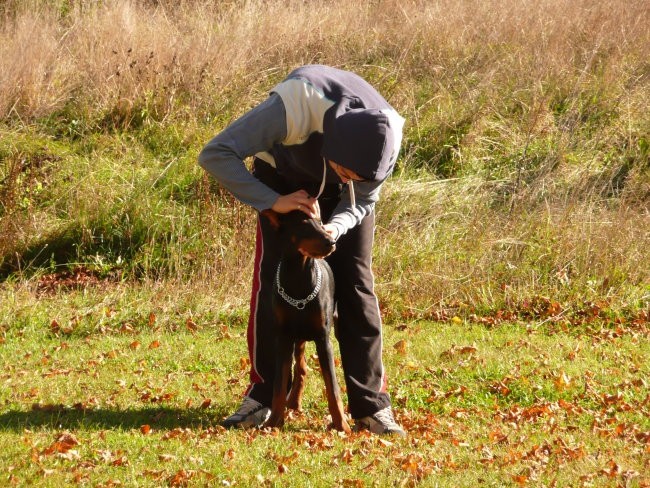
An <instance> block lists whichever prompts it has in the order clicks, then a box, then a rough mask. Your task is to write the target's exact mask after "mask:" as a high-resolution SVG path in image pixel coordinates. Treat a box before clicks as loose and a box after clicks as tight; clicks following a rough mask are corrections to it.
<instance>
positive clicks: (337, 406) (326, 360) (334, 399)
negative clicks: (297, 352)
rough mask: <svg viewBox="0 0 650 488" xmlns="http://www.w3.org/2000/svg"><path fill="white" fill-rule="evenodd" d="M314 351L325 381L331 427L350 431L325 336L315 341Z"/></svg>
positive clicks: (331, 354)
mask: <svg viewBox="0 0 650 488" xmlns="http://www.w3.org/2000/svg"><path fill="white" fill-rule="evenodd" d="M316 352H317V353H318V361H319V363H320V369H321V372H322V374H323V380H324V381H325V394H326V395H327V406H328V408H329V411H330V415H331V416H332V425H331V426H330V427H331V428H334V429H336V430H339V431H342V432H347V433H350V432H351V430H350V426H349V425H348V422H347V421H346V420H345V413H344V412H343V402H342V401H341V393H340V391H339V383H338V381H337V380H336V370H335V369H334V355H333V352H332V345H331V344H330V341H329V339H328V338H327V337H325V338H323V339H318V340H317V341H316Z"/></svg>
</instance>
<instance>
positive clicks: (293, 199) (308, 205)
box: [271, 190, 320, 219]
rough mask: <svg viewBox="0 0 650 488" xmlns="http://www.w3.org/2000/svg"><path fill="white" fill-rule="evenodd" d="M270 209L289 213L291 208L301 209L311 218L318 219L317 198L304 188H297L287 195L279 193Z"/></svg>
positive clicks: (318, 207)
mask: <svg viewBox="0 0 650 488" xmlns="http://www.w3.org/2000/svg"><path fill="white" fill-rule="evenodd" d="M271 209H272V210H275V211H276V212H278V213H289V212H291V211H292V210H301V211H303V212H305V213H306V214H307V215H309V216H310V217H311V218H313V219H320V206H319V205H318V200H316V199H315V198H314V197H312V196H311V195H309V193H307V192H306V191H305V190H298V191H296V192H293V193H289V194H288V195H281V196H280V197H278V199H277V200H276V201H275V203H274V204H273V206H272V207H271Z"/></svg>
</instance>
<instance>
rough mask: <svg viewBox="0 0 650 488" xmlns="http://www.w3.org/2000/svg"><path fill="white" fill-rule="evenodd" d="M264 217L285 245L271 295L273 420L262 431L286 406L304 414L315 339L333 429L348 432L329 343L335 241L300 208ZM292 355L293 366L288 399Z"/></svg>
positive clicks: (273, 422) (277, 422) (274, 423)
mask: <svg viewBox="0 0 650 488" xmlns="http://www.w3.org/2000/svg"><path fill="white" fill-rule="evenodd" d="M262 215H263V216H265V217H266V218H268V219H269V221H270V222H271V225H272V226H273V228H274V229H276V231H277V232H278V239H279V240H280V243H281V258H280V262H279V263H278V268H277V271H276V275H275V281H274V284H273V291H272V296H271V297H269V298H270V299H271V301H272V305H273V313H274V326H275V333H276V367H275V379H274V383H273V400H272V402H271V416H270V417H269V419H268V420H267V421H266V423H265V424H264V427H281V426H282V425H284V418H285V410H286V408H287V407H288V408H291V409H295V410H301V407H302V395H303V391H304V389H305V378H306V375H307V363H306V362H305V342H306V341H314V342H315V344H316V352H317V354H318V360H319V362H320V368H321V372H322V375H323V379H324V381H325V391H326V395H327V405H328V407H329V412H330V415H331V417H332V424H331V425H330V427H331V428H334V429H336V430H339V431H343V432H350V426H349V425H348V423H347V421H346V420H345V414H344V412H343V402H342V401H341V394H340V390H339V385H338V382H337V380H336V374H335V369H334V355H333V353H332V345H331V343H330V339H329V335H330V329H331V328H332V326H333V323H334V276H333V274H332V270H331V269H330V267H329V265H328V264H327V262H325V260H324V259H323V258H324V257H326V256H327V255H329V254H330V253H332V252H333V251H334V249H335V243H334V240H333V239H332V238H331V237H330V235H329V234H327V232H325V230H324V229H323V225H322V223H321V222H320V220H319V219H314V218H310V217H309V216H307V215H306V214H305V213H304V212H301V211H299V210H295V211H293V212H289V213H287V214H279V213H276V212H274V211H273V210H264V211H263V212H262ZM292 354H293V357H294V358H295V366H294V370H293V381H292V384H291V390H290V392H289V395H288V397H287V386H288V384H289V376H290V373H291V362H292V361H291V359H292Z"/></svg>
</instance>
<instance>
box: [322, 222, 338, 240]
mask: <svg viewBox="0 0 650 488" xmlns="http://www.w3.org/2000/svg"><path fill="white" fill-rule="evenodd" d="M323 229H325V232H327V233H328V234H329V235H330V237H331V238H332V239H334V240H336V239H338V238H339V231H338V230H337V229H336V227H334V226H333V225H332V224H325V225H324V226H323Z"/></svg>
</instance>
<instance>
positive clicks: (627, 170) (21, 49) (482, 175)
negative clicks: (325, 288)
mask: <svg viewBox="0 0 650 488" xmlns="http://www.w3.org/2000/svg"><path fill="white" fill-rule="evenodd" d="M649 14H650V4H648V2H644V1H641V0H637V1H625V0H606V1H603V2H594V1H592V0H576V1H570V0H542V1H532V0H523V1H515V0H506V1H496V0H491V1H470V0H459V1H456V0H439V1H434V2H431V1H424V0H422V1H408V0H407V1H403V0H382V1H359V2H352V1H349V0H341V1H336V0H333V1H330V2H303V1H298V0H283V1H279V0H271V1H261V0H252V1H231V2H213V1H198V0H197V1H181V2H173V1H171V0H159V1H156V2H152V1H126V0H109V1H105V2H91V1H77V2H73V1H63V0H61V1H58V2H45V1H42V0H26V1H17V0H13V1H7V2H5V3H4V4H3V6H2V7H0V119H1V120H3V121H4V126H6V127H8V129H7V130H6V131H5V132H3V134H4V135H6V136H7V137H6V138H5V139H6V140H13V138H14V136H15V135H16V134H19V135H20V137H22V136H23V135H24V133H23V130H24V128H25V127H31V128H33V127H36V128H35V129H32V130H34V131H36V132H38V131H39V130H41V129H43V130H44V132H45V133H46V134H47V135H44V136H43V139H48V138H50V133H55V134H57V137H58V136H61V133H62V132H63V133H64V134H65V133H66V132H65V131H66V130H67V129H66V124H72V123H73V122H75V121H79V120H80V121H81V122H82V124H81V125H84V126H85V127H86V129H85V130H86V132H85V133H84V135H93V136H94V135H96V134H97V133H100V134H101V133H102V132H103V131H105V130H106V128H108V129H109V130H108V131H106V132H108V133H109V136H107V137H108V139H107V141H108V142H106V144H108V145H114V146H119V145H121V144H124V142H122V141H121V140H120V139H119V136H118V137H117V138H116V139H110V134H112V132H111V130H112V129H114V128H117V129H118V131H117V132H118V133H121V132H122V131H123V132H126V133H129V131H132V133H136V132H137V130H138V125H137V120H138V118H140V119H142V120H146V121H147V123H148V124H149V127H153V128H154V129H155V130H159V134H158V135H157V136H156V137H158V140H157V141H154V143H155V144H159V145H160V144H162V143H163V142H164V141H165V140H166V139H167V138H168V135H169V133H168V132H165V131H166V130H169V129H170V128H171V129H173V131H172V132H174V131H175V132H179V133H180V134H181V137H180V139H182V143H181V144H179V148H177V149H176V151H177V152H176V153H175V154H172V155H171V156H169V155H168V154H167V153H165V154H164V155H163V156H161V155H160V154H157V153H155V151H154V152H153V155H152V156H151V157H150V158H149V159H148V160H143V159H142V158H141V157H140V156H141V154H139V151H140V152H142V151H144V150H143V149H141V148H140V147H139V146H137V143H139V142H140V139H138V137H141V136H134V140H132V144H131V145H130V146H129V147H128V148H126V149H115V148H112V149H110V150H107V154H106V155H104V154H103V153H102V151H103V149H101V145H100V149H96V150H95V152H90V153H89V154H86V153H84V152H83V151H81V153H80V154H76V153H75V154H74V158H73V159H74V160H73V162H72V163H71V159H70V158H67V157H65V156H63V157H62V158H61V161H65V162H66V163H71V165H76V166H77V167H78V168H81V169H80V170H79V171H77V173H74V172H72V171H68V180H73V181H74V180H78V181H79V183H76V184H75V185H74V186H73V187H72V189H70V187H69V185H68V186H66V187H65V188H66V189H65V192H62V193H61V194H59V195H56V192H57V189H56V188H55V184H56V181H55V179H56V178H55V177H54V176H52V177H51V178H50V179H49V180H47V181H48V182H49V183H51V187H48V188H47V190H48V191H51V192H52V193H54V198H53V201H54V202H55V207H56V209H55V210H52V209H50V208H49V207H47V206H46V205H39V202H36V203H33V204H32V203H29V205H28V208H27V209H26V210H24V209H21V208H19V206H18V204H17V203H16V202H17V201H18V200H17V195H21V192H25V191H26V188H27V186H28V185H27V183H25V181H27V179H26V178H22V177H21V178H22V180H21V181H22V183H20V184H15V185H13V186H10V185H9V184H8V183H7V182H9V183H11V181H12V178H13V180H16V181H18V179H20V178H18V177H17V176H16V177H15V178H14V177H12V176H11V171H10V170H11V167H12V166H11V164H17V163H18V162H20V161H23V159H24V160H25V161H26V164H25V168H28V167H29V165H32V166H33V164H34V158H33V156H32V155H30V154H26V155H24V154H23V151H24V149H22V148H16V147H12V144H13V143H12V142H9V143H8V144H9V146H10V147H9V148H8V149H7V148H6V147H5V148H3V147H2V146H1V145H0V149H2V150H3V151H4V152H5V154H9V157H7V161H8V163H7V164H6V165H5V169H4V177H5V182H4V183H3V185H4V192H5V193H6V194H7V195H9V193H11V196H12V198H13V200H10V199H9V198H7V199H5V200H4V201H2V202H0V203H2V204H3V206H4V209H0V210H4V213H3V214H0V217H3V219H2V221H0V224H2V225H1V226H0V228H2V229H3V233H4V235H3V236H2V237H0V244H1V245H0V248H2V249H3V250H4V251H3V252H2V254H3V255H5V258H6V255H7V254H11V256H17V259H18V261H19V262H20V256H18V254H17V253H20V252H21V247H20V246H17V245H16V242H17V241H20V242H21V246H22V241H24V242H25V243H27V244H29V243H30V242H31V241H30V239H31V240H32V241H33V240H35V238H34V236H35V235H36V234H43V235H47V233H48V232H50V233H51V232H52V229H56V228H57V227H74V226H81V228H82V229H83V232H84V233H86V234H88V235H89V236H90V237H87V238H86V237H84V239H86V240H85V241H83V242H81V243H79V244H80V247H79V248H78V249H80V251H79V256H80V258H84V257H87V254H88V253H97V252H99V251H98V250H97V248H93V247H92V246H91V245H90V244H92V241H93V239H96V238H97V236H96V235H94V236H93V232H94V226H95V227H96V226H98V225H99V224H102V219H104V220H106V219H107V218H108V217H109V216H110V212H112V211H114V210H115V209H118V208H119V204H120V202H122V201H133V199H134V196H133V193H134V189H137V191H138V192H140V193H139V194H138V198H141V199H142V205H140V206H139V207H138V208H137V212H136V214H135V215H133V214H128V213H126V217H128V218H133V219H134V220H138V219H139V220H138V225H139V226H140V229H136V230H134V229H132V228H128V227H125V228H121V229H120V232H122V233H123V234H129V235H130V234H133V233H135V231H141V232H142V233H143V234H144V235H143V237H142V238H141V240H140V243H144V244H143V248H142V251H141V255H138V256H135V258H134V259H138V260H140V263H139V265H140V268H144V269H145V270H148V269H154V268H156V269H158V268H161V267H162V268H163V275H165V273H167V276H172V277H174V279H178V280H179V281H182V280H187V279H188V278H189V279H195V280H197V281H198V282H201V283H205V282H209V283H213V285H214V286H215V287H216V288H214V290H215V292H214V298H213V299H214V301H215V307H219V306H220V304H221V303H235V304H238V305H243V304H244V303H245V301H246V298H245V297H246V296H247V289H248V286H249V280H248V279H247V278H245V279H243V280H242V276H245V277H247V276H248V271H249V268H250V266H251V262H250V259H249V257H250V247H251V239H252V234H251V231H250V228H251V224H252V219H253V214H252V213H251V212H248V211H245V210H242V209H241V208H240V207H235V209H234V210H233V209H232V202H230V201H228V200H224V199H223V198H221V199H212V198H210V197H208V196H206V195H203V194H201V195H198V196H199V199H200V200H201V205H200V208H199V207H198V206H192V205H187V204H183V205H180V204H178V205H177V204H175V203H174V202H165V201H164V198H163V197H160V196H159V195H158V194H156V193H155V191H154V189H153V187H154V185H153V184H151V183H153V182H154V180H157V178H158V177H159V176H158V175H160V174H161V168H164V167H166V166H167V165H168V164H171V163H170V161H171V160H172V159H173V158H178V159H179V160H181V161H182V164H181V163H174V164H175V165H176V166H180V167H181V169H180V170H179V171H178V172H177V173H176V174H175V176H174V177H175V178H178V179H179V180H180V179H184V178H185V179H187V178H194V179H195V180H199V179H200V178H202V177H201V176H197V175H198V169H197V168H196V167H195V165H194V159H195V155H196V153H197V152H198V150H199V149H200V145H201V141H203V140H207V138H208V137H210V136H211V135H212V134H213V133H214V132H216V131H218V130H219V129H221V128H222V127H223V126H224V125H225V124H226V123H227V122H228V121H229V120H231V119H232V118H233V117H235V116H237V115H238V114H240V113H242V112H244V111H245V110H246V109H247V108H248V107H249V106H250V105H252V104H253V103H256V102H258V101H259V100H261V99H263V98H264V97H265V96H266V92H267V91H268V89H269V88H270V87H272V86H273V84H274V83H275V82H276V81H278V80H280V79H281V78H282V77H283V76H284V75H285V74H286V73H287V72H288V71H289V70H290V69H291V68H293V67H295V66H297V65H300V64H304V63H325V64H331V65H336V66H341V67H345V68H349V69H353V70H355V71H357V72H359V73H361V74H362V75H364V76H365V77H367V78H368V79H369V80H370V81H371V82H372V83H373V84H375V85H376V86H377V87H378V88H379V90H380V91H381V92H382V93H384V94H385V95H386V97H387V98H388V99H389V100H390V101H391V103H392V104H393V105H394V106H395V107H396V108H397V109H398V110H399V111H400V112H401V113H402V114H403V115H404V116H405V117H406V119H407V126H406V137H405V144H404V150H403V152H402V159H401V161H400V165H401V167H402V168H406V170H407V173H408V179H406V178H404V179H402V178H393V179H392V180H390V181H389V183H388V184H387V186H386V191H385V198H384V200H383V201H382V202H381V205H380V207H379V232H378V246H377V253H376V254H377V255H376V264H377V271H378V273H377V274H378V282H379V283H380V284H379V291H380V293H381V295H382V297H383V298H385V299H386V300H387V301H388V302H389V303H391V304H394V305H399V306H403V307H406V308H413V309H419V310H428V309H431V308H432V307H436V306H441V305H444V304H449V303H452V302H454V301H456V302H462V303H465V304H468V305H471V306H477V307H480V306H488V307H492V306H494V307H496V306H501V305H503V304H507V303H508V302H509V301H517V300H521V299H523V298H525V297H527V296H532V295H538V294H555V295H557V296H558V297H562V298H564V299H567V300H573V299H580V300H583V299H587V298H593V297H597V296H600V297H611V298H612V301H616V302H617V303H618V304H619V305H621V306H625V305H627V304H629V303H633V302H634V303H645V302H647V300H648V295H647V293H648V288H647V283H649V282H650V276H649V275H648V272H649V271H648V266H647V262H648V259H650V257H649V255H648V250H647V242H648V240H649V239H650V230H649V229H650V216H649V213H648V201H649V199H650V176H649V174H648V171H649V169H648V168H649V165H648V162H647V158H648V148H647V144H648V133H649V127H650V115H649V114H648V110H647V100H648V97H649V96H650V62H649V61H648V56H647V53H648V52H650V28H649V26H648V23H647V22H645V19H647V18H648V17H649ZM50 116H52V118H53V119H57V117H59V118H60V120H58V119H57V120H55V122H52V125H53V126H54V128H53V129H50V125H48V124H49V122H48V117H50ZM61 120H62V122H61ZM106 120H108V123H106V122H104V121H106ZM39 124H40V125H39ZM62 127H63V129H62ZM154 132H155V131H154ZM12 134H13V135H12ZM32 136H33V134H32ZM30 137H31V136H30ZM35 137H36V138H39V137H40V136H39V135H38V134H37V135H36V136H35ZM65 137H67V136H65V135H64V136H63V138H64V139H65ZM142 137H144V136H142ZM146 138H148V139H147V141H146V144H150V143H151V136H150V135H146ZM17 139H18V137H16V140H17ZM16 144H17V143H16ZM21 144H22V143H21ZM106 144H105V145H106ZM644 144H645V146H644ZM644 148H645V149H644ZM64 152H65V151H64ZM25 158H26V159H25ZM30 158H31V159H30ZM159 158H160V159H161V161H159V160H158V159H159ZM165 158H167V159H165ZM644 158H645V161H644ZM12 161H13V163H12ZM126 161H128V162H130V163H133V166H130V168H134V167H137V168H138V171H140V174H136V173H135V172H134V173H133V174H130V175H126V174H122V173H121V171H122V169H123V168H124V167H125V162H126ZM142 161H144V162H142ZM134 162H135V163H134ZM21 164H22V163H21ZM176 166H175V167H176ZM421 168H424V170H423V171H422V172H420V173H418V171H419V169H421ZM28 169H29V168H28ZM63 169H67V166H65V165H63V163H62V162H60V161H54V162H53V163H52V168H51V169H50V170H48V171H50V173H49V174H50V175H56V174H58V172H59V171H61V170H63ZM30 171H31V170H30ZM25 174H28V173H25ZM29 174H37V175H38V178H40V180H42V179H43V178H45V177H46V176H47V175H46V176H42V175H41V174H40V173H38V172H33V173H29ZM414 174H416V175H417V176H418V179H417V180H415V181H414V180H413V175H414ZM188 175H189V176H188ZM441 177H443V178H444V177H450V179H449V180H448V181H442V182H441V181H439V180H438V178H441ZM34 179H35V178H34V177H32V180H34ZM40 180H39V181H40ZM149 180H150V182H149V183H146V182H148V181H149ZM142 181H145V183H146V184H144V185H140V186H138V182H142ZM30 184H31V183H30ZM168 184H169V185H172V184H173V182H172V183H168ZM21 185H22V186H21ZM66 185H67V184H66ZM62 191H63V190H62ZM224 205H227V208H226V207H224ZM8 209H9V210H11V212H13V213H11V212H9V211H8ZM240 212H241V213H240ZM98 215H99V217H98ZM120 215H122V214H120ZM159 215H165V218H166V219H167V222H168V223H169V222H171V223H169V224H168V225H167V224H161V220H160V219H159ZM61 216H63V217H61ZM122 217H124V215H122ZM157 219H158V220H157ZM104 224H105V225H104V228H103V229H104V230H103V232H110V227H111V225H112V224H111V222H109V223H108V224H106V222H104ZM134 225H135V224H134ZM165 225H166V227H165ZM107 229H108V231H107ZM4 231H6V232H4ZM10 231H11V232H10ZM86 234H84V235H86ZM30 236H31V237H30ZM109 237H110V236H109ZM118 237H120V238H121V239H122V237H123V236H118ZM126 241H127V244H128V239H127V240H126ZM120 242H124V239H123V240H122V241H120ZM161 242H162V243H163V244H164V245H161ZM232 242H237V243H238V244H239V245H238V246H232V245H230V244H231V243H232ZM88 243H90V244H88ZM27 244H25V245H27ZM123 245H124V244H123ZM3 246H4V247H3ZM84 246H86V247H84ZM127 247H128V246H127ZM86 248H87V249H88V250H87V251H86ZM161 249H162V250H161ZM5 251H6V252H5ZM84 252H86V253H87V254H84ZM156 253H158V254H156ZM161 253H162V258H161V259H162V260H163V261H164V262H165V263H166V264H162V265H161V264H155V263H153V259H154V258H152V257H151V256H153V255H156V256H159V255H160V254H161ZM12 259H13V258H12ZM27 262H28V260H27V261H25V260H23V263H27ZM157 267H158V268H157ZM157 272H158V271H156V273H157ZM154 275H155V273H154ZM155 276H157V275H155ZM145 277H148V275H147V273H146V272H145ZM189 286H190V287H191V286H192V285H191V284H190V285H189ZM644 300H645V302H643V301H644ZM397 308H398V307H397Z"/></svg>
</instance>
